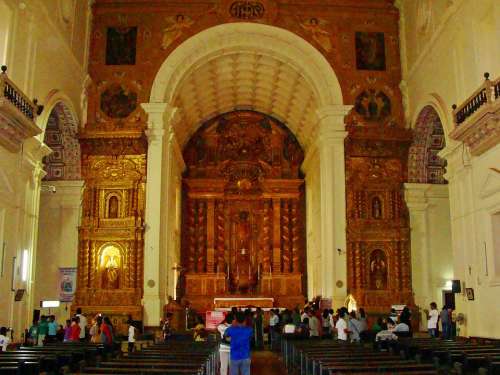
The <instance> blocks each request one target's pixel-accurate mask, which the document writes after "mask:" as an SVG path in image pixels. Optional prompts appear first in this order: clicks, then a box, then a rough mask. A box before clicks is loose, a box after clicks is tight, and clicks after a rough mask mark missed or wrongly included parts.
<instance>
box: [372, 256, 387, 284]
mask: <svg viewBox="0 0 500 375" xmlns="http://www.w3.org/2000/svg"><path fill="white" fill-rule="evenodd" d="M370 287H371V288H372V289H386V288H387V262H386V257H385V254H384V252H383V251H382V250H380V249H377V250H374V251H372V253H371V255H370Z"/></svg>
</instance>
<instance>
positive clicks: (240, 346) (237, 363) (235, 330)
mask: <svg viewBox="0 0 500 375" xmlns="http://www.w3.org/2000/svg"><path fill="white" fill-rule="evenodd" d="M245 320H246V319H245V314H242V313H241V312H238V313H237V314H236V325H233V326H231V327H229V328H228V329H226V331H225V332H224V336H225V337H229V338H230V339H231V344H230V350H231V352H230V358H231V361H230V365H229V366H230V369H231V372H230V374H231V375H250V340H251V339H252V335H253V332H252V328H250V327H248V326H246V325H245Z"/></svg>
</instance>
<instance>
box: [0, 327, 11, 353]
mask: <svg viewBox="0 0 500 375" xmlns="http://www.w3.org/2000/svg"><path fill="white" fill-rule="evenodd" d="M9 344H10V338H9V337H8V336H7V328H5V327H2V328H0V348H1V350H2V352H6V351H7V346H9Z"/></svg>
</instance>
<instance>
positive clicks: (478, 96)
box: [450, 73, 500, 156]
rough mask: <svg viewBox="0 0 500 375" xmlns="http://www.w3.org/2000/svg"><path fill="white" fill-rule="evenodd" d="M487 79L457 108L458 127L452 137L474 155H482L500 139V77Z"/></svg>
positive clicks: (452, 132)
mask: <svg viewBox="0 0 500 375" xmlns="http://www.w3.org/2000/svg"><path fill="white" fill-rule="evenodd" d="M489 77H490V75H489V73H484V78H485V81H484V83H483V84H482V85H481V86H480V87H479V88H478V89H477V90H476V91H474V93H473V94H472V95H471V96H469V97H468V98H467V100H465V101H464V102H463V103H462V104H461V105H460V106H458V107H457V106H456V105H455V104H454V105H453V106H452V108H453V120H454V122H455V128H454V129H453V130H452V131H451V133H450V138H452V139H455V140H457V141H460V142H464V143H465V144H466V145H467V146H468V147H469V149H470V152H471V154H472V155H475V156H477V155H481V154H482V153H483V152H485V151H487V150H489V149H490V148H492V147H494V146H495V145H497V144H498V143H499V142H500V127H499V126H498V123H499V121H500V99H499V98H500V78H497V79H496V80H494V81H491V80H490V78H489Z"/></svg>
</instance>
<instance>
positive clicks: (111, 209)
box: [108, 196, 118, 219]
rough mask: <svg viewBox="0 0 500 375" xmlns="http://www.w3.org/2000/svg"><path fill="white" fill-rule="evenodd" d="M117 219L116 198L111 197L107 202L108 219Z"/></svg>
mask: <svg viewBox="0 0 500 375" xmlns="http://www.w3.org/2000/svg"><path fill="white" fill-rule="evenodd" d="M117 217H118V198H117V197H115V196H112V197H110V198H109V200H108V218H110V219H116V218H117Z"/></svg>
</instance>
